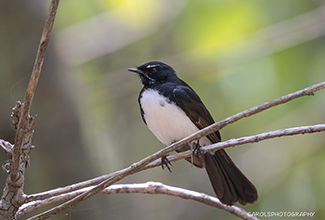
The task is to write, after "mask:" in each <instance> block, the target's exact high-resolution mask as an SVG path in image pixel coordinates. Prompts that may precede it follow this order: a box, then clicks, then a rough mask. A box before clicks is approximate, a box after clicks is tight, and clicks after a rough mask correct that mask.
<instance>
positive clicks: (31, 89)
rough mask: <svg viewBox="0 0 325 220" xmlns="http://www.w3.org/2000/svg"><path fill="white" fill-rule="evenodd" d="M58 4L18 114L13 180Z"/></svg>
mask: <svg viewBox="0 0 325 220" xmlns="http://www.w3.org/2000/svg"><path fill="white" fill-rule="evenodd" d="M58 5H59V0H52V2H51V6H50V10H49V15H48V17H47V20H46V23H45V26H44V30H43V33H42V37H41V41H40V44H39V47H38V52H37V56H36V60H35V64H34V68H33V71H32V74H31V77H30V80H29V84H28V88H27V90H26V94H25V99H24V105H23V107H22V111H21V114H20V117H19V118H20V119H19V123H18V127H17V132H16V137H15V147H14V151H13V157H12V163H11V172H10V173H11V180H12V181H13V182H15V181H17V180H18V179H19V166H20V157H21V152H22V151H21V150H22V146H23V141H24V138H25V135H26V133H27V132H28V131H30V130H31V128H30V127H29V112H30V108H31V105H32V101H33V97H34V94H35V90H36V86H37V82H38V79H39V76H40V74H41V69H42V65H43V61H44V56H45V51H46V48H47V45H48V42H49V39H50V34H51V30H52V27H53V22H54V19H55V15H56V11H57V8H58Z"/></svg>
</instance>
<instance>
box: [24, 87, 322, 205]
mask: <svg viewBox="0 0 325 220" xmlns="http://www.w3.org/2000/svg"><path fill="white" fill-rule="evenodd" d="M324 88H325V82H322V83H319V84H316V85H313V86H310V87H307V88H305V89H302V90H299V91H297V92H294V93H291V94H288V95H285V96H282V97H280V98H277V99H274V100H272V101H270V102H267V103H264V104H262V105H259V106H256V107H253V108H250V109H248V110H245V111H243V112H240V113H238V114H236V115H233V116H231V117H228V118H226V119H224V120H222V121H220V122H217V123H214V124H212V125H210V126H209V127H206V128H204V129H202V130H200V131H198V132H196V133H194V134H193V135H191V136H188V137H187V138H184V139H183V140H180V141H178V142H176V143H174V144H172V145H170V146H168V147H167V148H165V149H162V150H160V151H158V152H157V153H156V154H155V155H157V154H159V153H161V152H163V153H166V154H164V155H163V156H165V155H167V154H168V153H170V152H171V151H172V150H173V149H175V148H176V147H178V146H182V145H183V144H185V143H189V142H191V141H193V140H195V139H198V138H200V137H203V136H204V135H208V134H210V133H212V132H214V131H215V130H218V129H221V128H223V127H225V126H227V125H228V124H231V123H234V122H235V121H238V120H240V119H242V118H244V117H248V116H251V115H253V114H256V113H259V112H261V111H264V110H266V109H268V108H271V107H274V106H276V105H279V104H283V103H286V102H288V101H291V100H293V99H296V98H299V97H302V96H306V95H313V93H314V92H316V91H318V90H321V89H324ZM222 143H223V142H222ZM163 153H161V154H163ZM183 153H185V152H183ZM161 154H159V155H161ZM177 155H179V154H177ZM174 157H176V155H174V156H171V157H168V158H169V160H171V161H174ZM158 158H159V157H158ZM158 158H157V159H158ZM158 163H160V161H158V160H157V161H155V162H153V163H150V164H148V165H146V166H150V167H154V166H158V165H157V164H158ZM127 169H128V168H126V169H123V170H120V171H116V172H114V173H110V174H106V175H102V176H99V177H96V178H93V179H90V180H86V181H83V182H80V183H77V184H72V185H69V186H66V187H61V188H58V189H53V190H50V191H47V192H43V193H38V194H34V195H30V196H28V197H27V199H26V202H30V201H35V200H42V199H46V198H50V197H52V196H56V195H60V194H62V193H67V192H71V191H74V190H78V189H81V188H84V187H88V186H93V185H95V184H99V183H101V182H102V181H104V180H107V179H109V178H111V177H112V176H116V175H118V174H120V173H121V172H125V171H126V170H127Z"/></svg>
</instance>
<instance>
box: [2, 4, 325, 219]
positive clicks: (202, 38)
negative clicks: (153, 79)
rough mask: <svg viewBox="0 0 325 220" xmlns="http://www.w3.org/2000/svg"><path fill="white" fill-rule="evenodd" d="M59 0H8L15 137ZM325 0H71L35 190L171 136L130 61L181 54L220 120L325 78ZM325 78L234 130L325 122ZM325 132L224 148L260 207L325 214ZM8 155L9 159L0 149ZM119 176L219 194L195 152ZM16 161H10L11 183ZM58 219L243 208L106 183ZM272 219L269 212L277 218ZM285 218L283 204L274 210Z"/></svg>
mask: <svg viewBox="0 0 325 220" xmlns="http://www.w3.org/2000/svg"><path fill="white" fill-rule="evenodd" d="M49 3H50V1H44V0H42V1H41V0H28V1H18V0H11V1H6V0H0V98H1V107H0V138H1V139H5V140H8V141H10V142H12V143H13V141H14V135H15V131H14V130H13V129H12V128H11V126H10V119H9V118H10V114H11V108H12V107H13V106H14V104H15V101H16V100H23V97H24V93H25V90H26V87H27V83H28V79H29V76H30V73H31V70H32V66H33V63H34V59H35V55H36V51H37V47H38V43H39V39H40V36H41V32H42V28H43V24H44V22H45V18H46V15H47V11H48V6H49ZM324 36H325V5H324V1H322V0H310V1H303V0H287V1H285V2H283V1H282V0H273V1H269V0H259V1H256V0H252V1H241V0H228V1H225V0H177V1H175V0H93V1H89V0H64V1H61V2H60V5H59V10H58V13H57V17H56V21H55V24H54V31H53V33H52V36H51V40H50V44H49V49H48V51H47V53H46V57H45V62H44V66H43V70H42V74H41V78H40V81H39V85H38V88H37V91H36V95H35V99H34V102H33V106H32V111H31V113H32V114H37V115H38V117H37V121H36V125H35V134H34V139H33V144H34V145H35V146H36V148H35V149H34V150H33V151H32V153H31V167H30V168H28V170H27V173H26V184H25V192H26V193H27V194H30V193H36V192H41V191H45V190H49V189H52V188H56V187H59V186H65V185H68V184H72V183H76V182H78V181H82V180H86V179H89V178H92V177H95V176H98V175H102V174H105V173H110V172H113V171H116V170H119V169H122V168H125V167H127V166H129V165H130V164H132V163H133V162H136V161H138V160H140V159H142V158H144V157H146V156H148V155H150V154H152V153H154V152H156V151H157V150H159V149H161V148H162V147H163V146H162V144H161V143H160V142H159V141H158V140H157V139H156V138H155V137H154V136H153V135H152V134H151V132H150V131H149V130H148V129H147V127H146V126H145V124H144V123H143V122H142V119H141V116H140V113H139V107H138V103H137V97H138V93H139V91H140V89H141V87H142V86H141V83H140V80H139V79H138V77H137V76H136V75H135V74H132V73H130V72H128V71H127V68H130V67H135V66H136V65H141V64H143V63H145V62H148V61H151V60H159V61H163V62H166V63H168V64H170V65H171V66H172V67H173V68H174V69H175V70H176V71H177V73H178V75H179V76H180V77H181V78H182V79H184V80H185V81H186V82H188V83H189V84H190V85H191V86H192V87H193V88H194V89H195V90H196V91H197V93H198V94H199V95H200V97H201V99H202V100H203V102H204V103H205V105H206V106H207V107H208V109H209V110H210V112H211V114H212V115H213V117H214V119H215V120H216V121H218V120H221V119H224V118H226V117H228V116H231V115H233V114H235V113H238V112H240V111H242V110H245V109H247V108H250V107H253V106H255V105H258V104H261V103H264V102H267V101H270V100H272V99H274V98H277V97H279V96H282V95H285V94H288V93H291V92H294V91H297V90H299V89H302V88H304V87H307V86H310V85H313V84H316V83H319V82H322V81H324V79H325V73H324V69H325V37H324ZM324 109H325V91H319V92H317V93H316V94H315V96H311V97H304V98H300V99H298V100H294V101H292V102H289V103H287V104H285V105H282V106H278V107H275V108H273V109H269V110H267V111H266V112H263V113H261V114H258V115H255V116H252V117H250V118H247V119H243V120H241V121H239V122H237V123H235V124H233V125H230V126H227V127H226V128H224V129H222V130H221V135H222V138H223V140H227V139H230V138H236V137H241V136H246V135H253V134H258V133H262V132H266V131H270V130H276V129H281V128H288V127H293V126H302V125H313V124H319V123H324V122H325V113H324V112H325V110H324ZM324 145H325V134H324V133H317V134H308V135H300V136H295V137H286V138H279V139H274V140H268V141H263V142H260V143H257V144H251V145H245V146H240V147H235V148H232V149H228V150H227V151H228V152H229V154H230V155H231V157H232V158H233V160H234V161H235V163H236V164H237V165H238V166H239V167H240V168H241V170H242V171H243V172H244V173H245V174H246V175H247V176H248V177H249V179H250V180H251V181H252V182H253V183H254V184H255V185H256V187H257V189H258V191H259V200H258V201H257V202H256V203H255V204H253V205H247V206H245V207H244V208H245V209H246V210H247V211H250V212H268V211H272V212H281V211H283V212H304V211H306V212H316V213H315V216H314V217H313V218H307V217H306V218H303V219H313V220H316V219H325V205H324V204H325V186H324V182H325V172H324V168H325V148H324ZM0 159H1V161H4V160H6V159H7V156H6V155H4V153H1V157H0ZM172 169H173V173H169V172H168V171H162V170H161V168H155V169H152V170H148V171H144V172H141V173H138V174H136V175H133V176H130V177H128V178H126V179H124V180H123V181H121V182H120V183H141V182H146V181H160V182H163V183H165V184H170V185H173V186H178V187H184V188H186V189H191V190H196V191H201V192H204V193H207V194H210V195H214V193H213V190H212V187H211V186H210V183H209V180H208V177H207V175H206V172H205V171H204V170H200V169H196V168H194V167H191V165H190V164H189V163H187V162H186V161H178V162H176V163H174V164H173V167H172ZM5 178H6V174H5V173H4V172H2V173H1V174H0V186H1V188H3V185H4V181H5ZM51 219H78V220H79V219H82V220H87V219H95V220H97V219H114V220H115V219H116V220H121V219H143V220H146V219H148V220H149V219H156V220H162V219H164V220H165V219H190V220H196V219H237V218H235V217H234V216H233V215H231V214H229V213H226V212H224V211H221V210H218V209H215V208H212V207H208V206H204V205H202V204H200V203H196V202H193V201H187V200H181V199H179V198H174V197H170V196H162V195H142V194H130V195H103V196H95V197H93V198H91V199H89V200H87V201H86V202H84V203H82V204H80V205H78V206H76V207H73V208H71V209H69V210H67V211H65V212H64V213H62V214H60V215H58V216H55V217H52V218H51ZM270 219H271V218H270ZM274 219H275V218H274Z"/></svg>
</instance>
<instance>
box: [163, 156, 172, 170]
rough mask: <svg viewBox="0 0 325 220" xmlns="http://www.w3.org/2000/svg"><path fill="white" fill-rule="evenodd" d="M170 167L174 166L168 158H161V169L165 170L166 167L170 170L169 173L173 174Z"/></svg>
mask: <svg viewBox="0 0 325 220" xmlns="http://www.w3.org/2000/svg"><path fill="white" fill-rule="evenodd" d="M169 165H170V166H173V165H172V164H171V163H170V161H169V160H168V159H167V156H163V157H161V168H162V169H163V170H164V169H165V167H166V168H167V169H168V171H169V172H171V173H172V170H171V169H170V167H169Z"/></svg>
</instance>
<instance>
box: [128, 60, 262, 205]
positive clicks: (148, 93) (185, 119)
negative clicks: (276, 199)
mask: <svg viewBox="0 0 325 220" xmlns="http://www.w3.org/2000/svg"><path fill="white" fill-rule="evenodd" d="M129 71H132V72H136V73H138V75H139V76H140V78H141V81H142V83H143V88H142V90H141V92H140V94H139V99H138V101H139V104H140V110H141V116H142V119H143V121H144V123H145V124H147V126H148V127H149V129H150V130H151V131H152V133H153V134H154V135H155V136H156V137H157V138H158V139H159V140H160V141H161V142H162V143H163V144H165V145H170V144H172V143H174V142H176V141H179V140H181V139H183V138H185V137H187V136H189V135H191V134H193V133H195V132H196V131H198V130H200V129H203V128H205V127H207V126H209V125H211V124H213V123H214V120H213V118H212V116H211V115H210V113H209V111H208V110H207V108H206V107H205V106H204V104H203V103H202V101H201V99H200V97H199V96H198V95H197V94H196V92H195V91H194V90H193V89H192V88H191V87H190V86H189V85H187V84H186V83H185V82H184V81H183V80H181V79H180V78H178V77H177V75H176V73H175V71H174V69H173V68H172V67H170V66H168V65H167V64H164V63H162V62H158V61H153V62H149V63H145V64H143V65H141V66H139V67H137V68H130V69H129ZM220 140H221V138H220V133H219V131H216V132H214V133H212V134H209V135H207V136H206V137H202V138H201V139H200V140H198V142H197V145H198V143H199V144H200V145H201V146H205V145H210V144H213V143H217V142H219V141H220ZM189 149H190V146H189V145H185V146H183V147H181V148H180V149H178V150H177V152H181V151H186V150H189ZM187 161H189V162H191V163H193V164H194V165H195V166H197V167H199V168H205V169H206V170H207V173H208V176H209V178H210V181H211V183H212V187H213V189H214V191H215V193H216V194H217V196H218V198H219V199H220V201H221V202H222V203H224V204H227V205H233V204H234V203H236V202H237V201H239V203H240V204H242V205H245V204H247V203H254V202H255V201H256V200H257V190H256V188H255V187H254V185H253V184H252V183H251V182H250V181H249V180H248V179H247V178H246V177H245V175H244V174H243V173H242V172H241V171H240V170H239V169H238V168H237V167H236V165H235V164H234V162H232V160H231V159H230V157H229V156H228V155H227V153H226V151H224V150H218V151H216V152H214V153H213V152H211V153H206V154H204V155H200V154H199V151H198V152H197V157H193V158H192V159H191V158H187ZM167 165H168V164H167Z"/></svg>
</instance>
